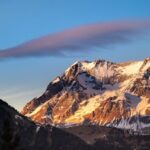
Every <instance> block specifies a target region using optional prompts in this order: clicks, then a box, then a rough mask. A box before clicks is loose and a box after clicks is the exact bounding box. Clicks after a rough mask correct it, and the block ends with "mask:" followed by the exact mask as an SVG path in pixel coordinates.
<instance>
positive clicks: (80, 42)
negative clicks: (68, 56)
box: [0, 21, 150, 59]
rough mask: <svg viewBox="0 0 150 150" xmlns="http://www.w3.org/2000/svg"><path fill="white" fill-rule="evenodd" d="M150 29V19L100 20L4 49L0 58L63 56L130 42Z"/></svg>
mask: <svg viewBox="0 0 150 150" xmlns="http://www.w3.org/2000/svg"><path fill="white" fill-rule="evenodd" d="M147 29H150V22H146V21H135V22H113V23H96V24H88V25H84V26H80V27H77V28H73V29H69V30H65V31H63V32H59V33H55V34H50V35H47V36H44V37H41V38H37V39H34V40H31V41H28V42H25V43H23V44H20V45H18V46H16V47H12V48H8V49H4V50H1V51H0V58H1V59H3V58H11V57H29V56H43V55H52V56H53V55H61V54H63V52H64V51H70V52H76V51H83V50H84V51H85V50H86V49H88V48H91V47H104V46H109V45H112V44H120V43H124V42H128V41H130V40H131V39H132V37H134V36H137V35H139V34H138V33H141V32H142V31H145V30H147Z"/></svg>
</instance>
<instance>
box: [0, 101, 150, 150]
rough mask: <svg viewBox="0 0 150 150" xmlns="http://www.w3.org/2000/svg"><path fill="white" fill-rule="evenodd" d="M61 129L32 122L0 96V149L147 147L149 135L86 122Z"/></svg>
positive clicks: (145, 149)
mask: <svg viewBox="0 0 150 150" xmlns="http://www.w3.org/2000/svg"><path fill="white" fill-rule="evenodd" d="M64 130H65V131H62V130H60V129H57V128H55V127H52V126H41V125H39V124H35V123H34V122H32V121H31V120H29V119H28V118H26V117H24V116H22V115H21V114H19V113H18V112H17V111H16V110H15V109H13V108H12V107H10V106H9V105H8V104H6V103H5V102H3V101H1V100H0V149H1V150H109V149H111V150H127V149H128V150H133V149H139V150H149V147H150V141H149V136H139V135H138V136H135V135H131V134H129V133H127V132H123V131H122V130H118V129H115V128H108V127H100V126H89V125H88V126H78V127H71V128H67V129H64ZM77 136H78V137H77ZM83 141H85V142H83Z"/></svg>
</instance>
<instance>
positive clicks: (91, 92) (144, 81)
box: [22, 58, 150, 134]
mask: <svg viewBox="0 0 150 150" xmlns="http://www.w3.org/2000/svg"><path fill="white" fill-rule="evenodd" d="M22 114H23V115H26V116H28V117H30V118H31V119H32V120H34V121H36V122H39V123H44V124H55V125H59V126H60V125H64V126H71V125H74V124H77V125H79V124H86V122H90V123H92V124H98V125H101V126H110V127H117V128H123V129H130V130H133V131H135V132H138V134H150V131H149V128H150V58H147V59H145V60H144V61H138V62H126V63H113V62H109V61H105V60H98V61H94V62H89V61H82V62H76V63H74V64H73V65H72V66H71V67H69V68H68V69H67V70H66V71H65V73H64V74H63V75H62V76H59V77H57V78H56V79H54V80H53V81H52V82H50V84H49V85H48V87H47V89H46V91H45V93H44V94H43V95H42V96H40V97H39V98H35V99H33V100H31V101H30V102H29V103H28V104H27V105H26V106H25V107H24V109H23V110H22ZM147 131H148V132H147Z"/></svg>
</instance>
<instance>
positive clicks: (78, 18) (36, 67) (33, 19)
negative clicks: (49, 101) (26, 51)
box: [0, 0, 150, 109]
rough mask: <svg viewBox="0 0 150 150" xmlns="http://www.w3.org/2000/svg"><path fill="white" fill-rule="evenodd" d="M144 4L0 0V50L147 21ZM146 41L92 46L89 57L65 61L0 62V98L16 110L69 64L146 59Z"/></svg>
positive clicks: (149, 51) (129, 0)
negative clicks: (93, 26)
mask: <svg viewBox="0 0 150 150" xmlns="http://www.w3.org/2000/svg"><path fill="white" fill-rule="evenodd" d="M149 6H150V1H149V0H144V1H143V0H13V1H11V0H0V49H6V48H10V47H14V46H17V45H18V44H21V43H23V42H25V41H28V40H32V39H34V38H38V37H41V36H44V35H47V34H52V33H56V32H61V31H64V30H66V29H69V28H74V27H77V26H80V25H86V24H89V23H97V22H115V21H123V20H141V19H145V20H148V19H150V9H149ZM149 41H150V36H149V34H147V35H145V36H141V37H137V38H136V39H135V40H134V41H132V42H129V43H126V44H116V45H113V46H110V47H107V48H105V47H103V48H102V47H98V48H96V49H93V48H91V51H90V52H88V53H73V54H70V53H69V54H68V56H67V57H60V56H46V57H36V58H35V57H30V58H18V59H9V60H4V61H0V98H2V99H4V100H6V101H7V102H8V103H9V104H11V105H13V106H14V107H16V108H17V109H21V107H23V105H24V104H25V103H26V102H28V101H29V100H30V99H32V98H33V97H35V96H39V95H40V94H41V93H42V92H43V91H44V90H45V88H46V86H47V85H48V83H49V82H50V81H51V80H52V79H53V78H54V77H56V76H57V75H59V74H61V73H62V72H63V71H64V70H65V69H66V68H67V67H68V66H69V65H70V64H72V63H73V62H74V61H76V60H85V59H88V60H95V59H98V58H99V59H108V60H112V61H115V62H118V61H128V60H141V59H144V58H145V57H149V56H150V44H149ZM99 49H100V50H99Z"/></svg>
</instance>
